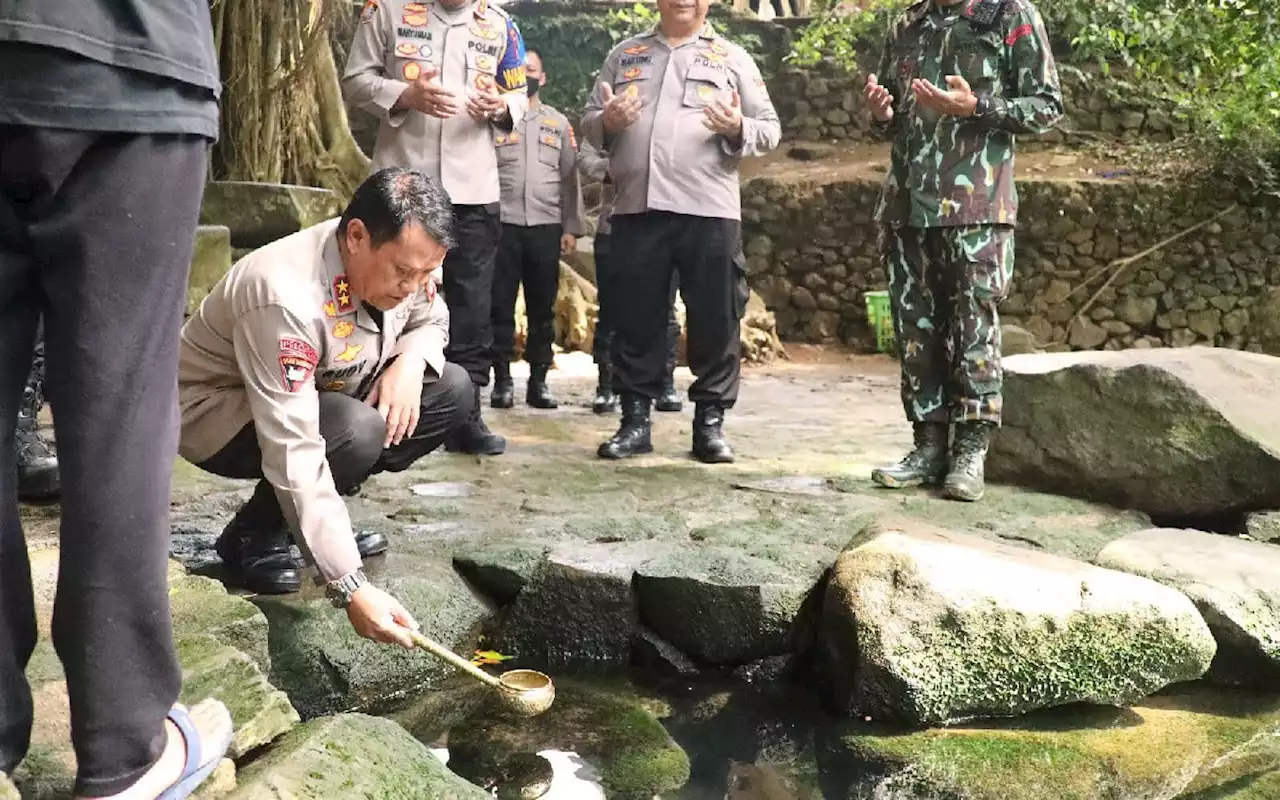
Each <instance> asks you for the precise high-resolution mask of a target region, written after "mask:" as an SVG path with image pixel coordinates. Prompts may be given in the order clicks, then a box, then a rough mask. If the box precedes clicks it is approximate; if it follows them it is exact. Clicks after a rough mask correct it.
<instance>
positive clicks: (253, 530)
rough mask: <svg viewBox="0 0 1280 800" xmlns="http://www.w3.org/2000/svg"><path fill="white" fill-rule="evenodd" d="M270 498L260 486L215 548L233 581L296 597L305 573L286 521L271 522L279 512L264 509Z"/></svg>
mask: <svg viewBox="0 0 1280 800" xmlns="http://www.w3.org/2000/svg"><path fill="white" fill-rule="evenodd" d="M267 488H268V489H269V488H270V487H269V486H268V487H267ZM259 495H262V496H261V497H260V496H259ZM266 495H267V493H266V492H265V491H264V490H263V489H262V487H261V485H260V486H259V489H258V491H255V492H254V497H251V498H250V499H249V502H247V503H245V504H244V506H243V507H242V508H241V509H240V510H239V511H238V512H236V515H235V516H234V517H232V519H231V522H229V523H227V527H226V528H224V529H223V531H222V535H221V536H219V537H218V541H217V543H216V544H215V545H214V547H215V549H216V550H217V551H218V557H219V558H221V559H222V564H223V566H224V568H225V569H226V572H227V578H228V579H229V580H230V581H231V582H233V583H235V584H238V585H239V586H241V587H243V588H244V589H247V590H249V591H250V592H253V593H254V594H292V593H294V592H296V591H298V590H299V589H301V588H302V572H301V570H299V568H298V564H297V562H296V561H294V558H293V554H292V553H290V552H289V546H290V544H292V543H293V537H292V536H290V534H289V529H288V527H286V526H285V524H284V522H283V520H279V521H276V522H274V523H269V522H268V520H269V519H270V518H274V517H277V516H278V513H277V511H276V510H266V509H264V508H263V507H262V506H263V505H264V503H265V501H266V500H267V499H269V498H268V497H267V496H266ZM272 499H273V498H272Z"/></svg>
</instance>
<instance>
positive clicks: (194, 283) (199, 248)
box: [187, 225, 232, 314]
mask: <svg viewBox="0 0 1280 800" xmlns="http://www.w3.org/2000/svg"><path fill="white" fill-rule="evenodd" d="M231 263H232V261H231V230H230V229H229V228H227V227H226V226H225V225H201V226H199V227H198V228H196V243H195V248H194V249H193V250H192V253H191V277H190V278H189V279H188V280H187V313H188V314H191V313H194V312H195V310H196V309H197V308H199V307H200V302H201V301H202V300H204V298H205V297H206V296H208V294H209V291H210V290H212V289H213V287H214V284H216V283H217V282H218V281H219V280H221V279H222V276H223V275H226V274H227V270H229V269H231Z"/></svg>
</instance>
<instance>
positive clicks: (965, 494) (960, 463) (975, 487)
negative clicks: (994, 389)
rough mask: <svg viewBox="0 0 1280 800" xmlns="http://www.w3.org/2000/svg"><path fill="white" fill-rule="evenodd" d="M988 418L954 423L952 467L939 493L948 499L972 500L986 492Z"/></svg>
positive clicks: (977, 498) (989, 424)
mask: <svg viewBox="0 0 1280 800" xmlns="http://www.w3.org/2000/svg"><path fill="white" fill-rule="evenodd" d="M994 427H995V426H994V425H992V424H991V423H990V422H961V423H959V424H957V425H956V440H955V443H954V444H953V445H952V447H951V471H950V472H948V473H947V479H946V481H945V482H944V483H943V484H942V496H943V497H945V498H947V499H948V500H963V501H964V502H966V503H973V502H976V501H978V500H981V499H982V495H983V494H984V493H985V492H986V474H985V473H986V462H987V445H988V443H989V442H990V438H991V430H992V428H994Z"/></svg>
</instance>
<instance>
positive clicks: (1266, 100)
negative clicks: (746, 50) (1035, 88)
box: [788, 0, 1280, 193]
mask: <svg viewBox="0 0 1280 800" xmlns="http://www.w3.org/2000/svg"><path fill="white" fill-rule="evenodd" d="M910 4H911V0H869V2H866V3H863V4H861V5H862V8H861V9H860V10H854V11H848V10H845V9H844V8H843V7H842V5H841V4H840V3H838V2H835V0H826V2H824V3H823V4H822V5H821V6H820V10H819V12H818V14H817V16H816V18H815V20H814V22H813V23H812V24H810V25H809V26H808V28H806V29H805V31H804V33H803V35H802V36H801V37H800V38H799V40H798V41H797V42H796V43H795V46H794V48H793V49H792V52H791V54H790V56H789V57H788V58H789V60H790V61H792V62H793V63H795V64H798V65H802V66H803V65H812V64H815V63H817V62H819V61H822V60H824V59H829V60H830V61H831V62H833V63H834V64H835V65H836V66H839V67H842V68H846V69H856V68H857V65H858V61H859V59H860V58H861V60H862V61H863V63H864V65H866V64H868V63H869V62H870V60H871V59H875V58H877V57H878V55H879V49H880V46H881V44H882V41H883V36H884V32H885V30H886V29H887V26H888V24H889V21H890V20H891V19H892V17H893V16H894V14H895V13H896V12H898V11H899V10H901V9H902V8H904V7H906V6H908V5H910ZM1037 7H1038V8H1039V10H1040V12H1041V14H1042V15H1043V16H1044V19H1045V24H1046V26H1047V28H1048V30H1049V32H1050V35H1051V37H1052V39H1053V40H1054V44H1055V50H1057V51H1059V58H1060V60H1062V61H1064V62H1067V63H1077V64H1089V63H1098V64H1100V65H1102V67H1103V70H1104V75H1105V74H1108V73H1109V71H1110V69H1111V68H1112V67H1113V66H1122V67H1125V68H1127V69H1128V70H1130V71H1131V73H1132V76H1133V78H1134V79H1135V80H1137V81H1139V82H1141V83H1142V84H1144V85H1145V86H1146V87H1147V91H1148V94H1149V96H1158V97H1163V98H1165V99H1166V100H1168V101H1170V102H1171V103H1173V104H1175V105H1176V106H1178V107H1179V108H1180V110H1181V111H1183V112H1184V113H1185V114H1186V115H1187V116H1188V117H1189V118H1190V119H1191V121H1192V125H1193V129H1194V130H1195V134H1194V141H1193V145H1194V146H1195V149H1196V151H1197V155H1198V156H1203V157H1204V158H1205V163H1206V164H1208V165H1211V167H1212V169H1213V170H1215V171H1217V172H1219V173H1223V172H1225V173H1226V174H1228V175H1229V176H1230V177H1231V178H1235V179H1240V180H1244V181H1246V182H1247V183H1248V184H1249V185H1251V186H1252V187H1253V188H1254V189H1256V190H1260V191H1265V192H1268V193H1280V3H1276V2H1275V0H1043V2H1040V3H1038V4H1037Z"/></svg>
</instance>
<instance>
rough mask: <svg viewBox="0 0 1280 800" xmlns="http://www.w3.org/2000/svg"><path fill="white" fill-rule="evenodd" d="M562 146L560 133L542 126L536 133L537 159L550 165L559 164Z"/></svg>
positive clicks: (556, 165)
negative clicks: (538, 132)
mask: <svg viewBox="0 0 1280 800" xmlns="http://www.w3.org/2000/svg"><path fill="white" fill-rule="evenodd" d="M563 146H564V143H563V141H562V140H561V139H560V134H559V133H556V132H555V131H552V130H548V129H546V128H544V129H543V130H542V132H541V133H540V134H538V160H539V161H541V162H542V163H543V164H546V165H547V166H552V167H557V168H558V167H559V166H560V148H561V147H563Z"/></svg>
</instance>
